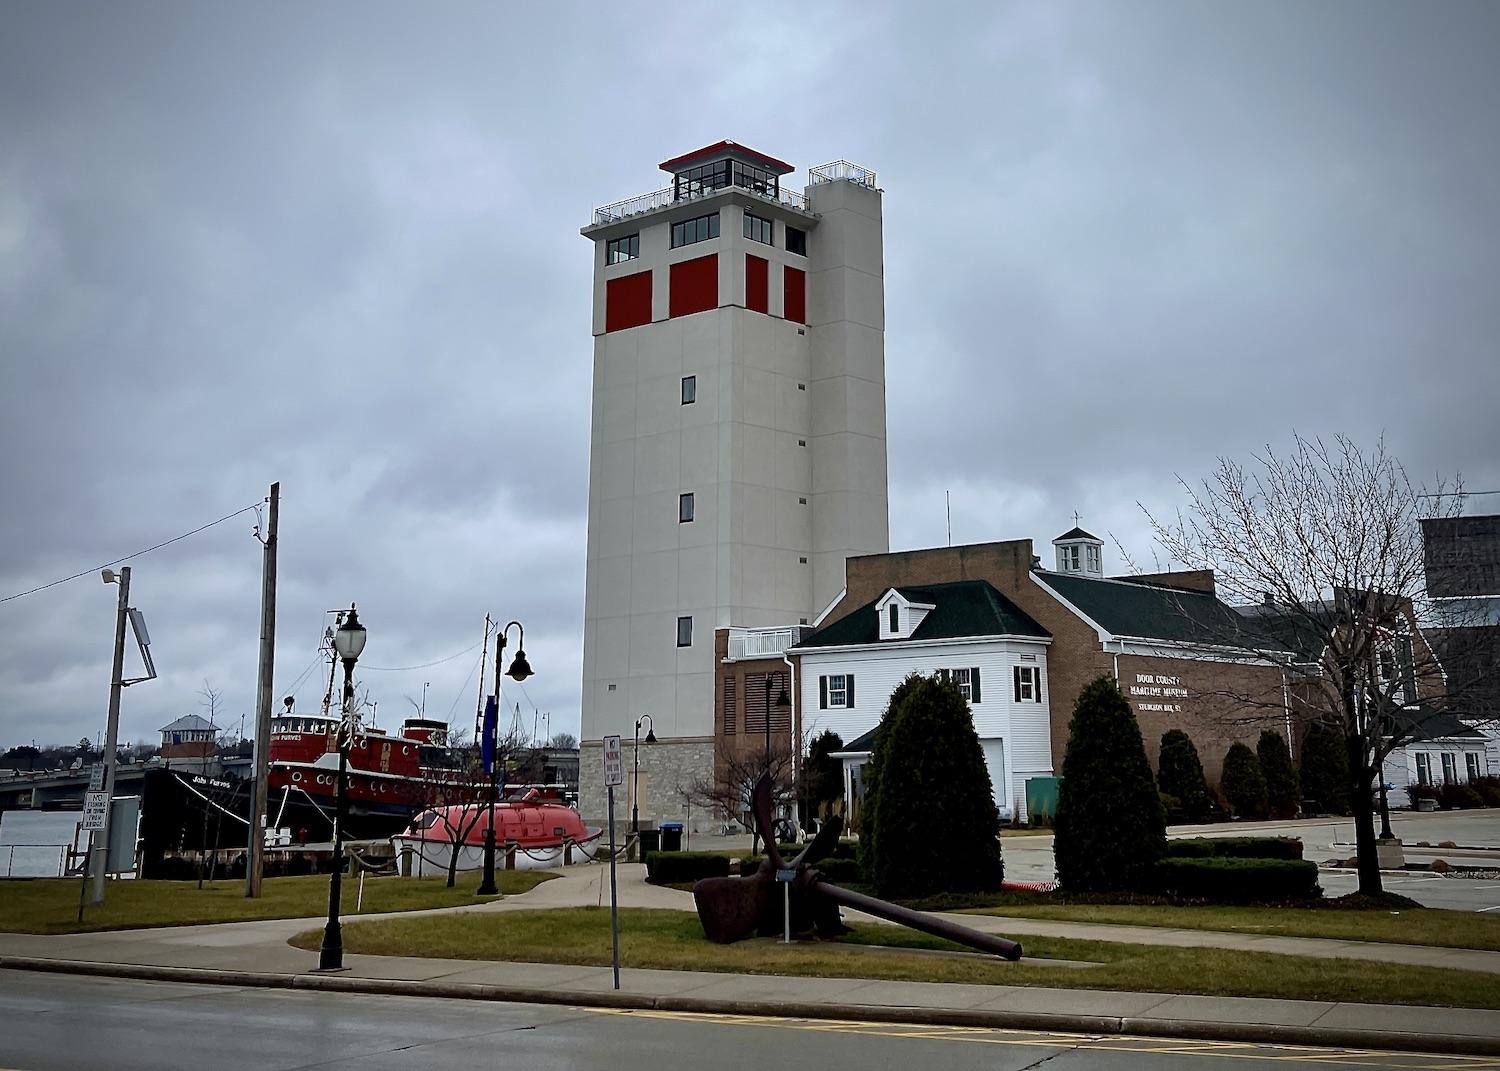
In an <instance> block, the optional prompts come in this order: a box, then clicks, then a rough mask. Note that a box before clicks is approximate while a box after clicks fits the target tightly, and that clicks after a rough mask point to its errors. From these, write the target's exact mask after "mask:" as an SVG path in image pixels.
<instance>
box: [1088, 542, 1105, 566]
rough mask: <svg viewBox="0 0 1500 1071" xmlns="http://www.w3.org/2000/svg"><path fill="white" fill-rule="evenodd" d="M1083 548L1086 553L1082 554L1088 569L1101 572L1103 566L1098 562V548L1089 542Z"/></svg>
mask: <svg viewBox="0 0 1500 1071" xmlns="http://www.w3.org/2000/svg"><path fill="white" fill-rule="evenodd" d="M1084 550H1085V551H1086V553H1085V554H1084V558H1085V559H1086V560H1087V562H1088V567H1089V571H1090V572H1101V571H1102V570H1103V568H1104V567H1103V565H1102V564H1100V561H1099V548H1098V547H1096V546H1094V545H1093V544H1092V543H1089V544H1088V545H1087V546H1086V547H1085V548H1084Z"/></svg>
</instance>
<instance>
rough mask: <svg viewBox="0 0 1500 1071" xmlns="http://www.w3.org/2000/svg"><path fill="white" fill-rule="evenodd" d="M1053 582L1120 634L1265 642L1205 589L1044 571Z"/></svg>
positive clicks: (1198, 640)
mask: <svg viewBox="0 0 1500 1071" xmlns="http://www.w3.org/2000/svg"><path fill="white" fill-rule="evenodd" d="M1034 575H1035V576H1036V578H1037V579H1038V580H1040V581H1041V582H1042V583H1043V584H1045V585H1046V586H1047V587H1049V588H1051V589H1052V590H1053V591H1055V592H1057V593H1058V594H1059V595H1061V596H1062V597H1063V598H1064V599H1066V600H1067V601H1068V602H1069V603H1071V604H1072V605H1074V606H1076V607H1077V608H1078V609H1079V610H1081V611H1082V612H1083V613H1084V614H1085V615H1086V616H1087V617H1088V618H1089V619H1090V620H1092V621H1094V622H1096V623H1097V624H1098V625H1099V626H1100V627H1101V628H1103V629H1104V630H1106V631H1107V632H1110V633H1112V634H1114V635H1116V636H1131V637H1140V638H1142V639H1152V640H1172V641H1176V642H1179V643H1204V644H1215V645H1219V646H1235V645H1242V644H1248V645H1249V646H1252V647H1254V646H1259V645H1258V644H1255V643H1253V642H1252V637H1250V636H1249V635H1247V632H1246V628H1245V622H1244V621H1243V620H1241V618H1240V616H1239V615H1238V614H1236V613H1235V612H1234V610H1233V609H1231V608H1230V607H1229V606H1227V605H1225V604H1224V603H1222V602H1220V601H1219V600H1218V599H1217V598H1215V597H1214V596H1212V595H1210V594H1208V593H1207V592H1202V591H1184V590H1182V589H1179V588H1166V587H1158V586H1156V585H1153V584H1137V583H1131V582H1129V581H1124V580H1102V579H1099V578H1097V577H1087V576H1075V575H1071V574H1068V573H1054V572H1048V571H1046V570H1038V571H1037V572H1036V573H1035V574H1034Z"/></svg>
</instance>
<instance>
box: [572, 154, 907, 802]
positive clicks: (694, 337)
mask: <svg viewBox="0 0 1500 1071" xmlns="http://www.w3.org/2000/svg"><path fill="white" fill-rule="evenodd" d="M661 167H662V170H664V171H667V172H669V173H670V174H671V175H672V185H671V186H670V187H668V188H667V189H664V190H660V191H658V192H655V193H650V194H646V195H644V196H641V197H636V198H633V199H631V200H629V201H622V202H620V203H618V204H613V205H609V206H608V207H605V208H601V209H598V210H597V211H596V212H595V213H594V221H593V223H591V224H590V225H589V226H587V227H585V228H583V234H584V236H585V237H587V238H589V239H590V240H591V241H593V243H594V324H593V333H594V408H593V429H592V440H591V458H590V466H589V518H588V562H587V590H586V594H585V601H584V646H583V723H582V734H581V735H582V738H583V753H582V764H581V771H580V772H581V778H580V780H581V785H580V790H581V797H582V798H581V801H580V803H581V807H582V809H583V812H584V814H585V815H586V816H588V817H590V818H594V817H600V816H602V815H603V813H604V789H603V785H602V776H603V761H602V753H601V751H600V747H599V742H600V739H601V738H602V737H603V736H605V735H607V734H612V733H619V734H620V735H621V736H623V737H624V738H625V740H626V746H627V747H629V746H630V745H631V740H632V735H633V730H634V727H635V726H636V723H637V721H638V720H639V719H641V716H642V715H647V714H649V715H650V716H651V721H650V723H649V724H650V727H651V730H652V731H653V732H654V734H655V736H656V739H657V743H655V744H654V745H651V746H644V745H643V746H642V747H641V755H640V767H641V777H640V782H641V783H640V786H639V788H638V790H637V789H636V788H635V786H634V783H633V782H632V784H631V785H630V786H627V793H626V797H625V801H624V802H625V803H626V807H627V810H628V803H629V802H637V803H638V804H639V810H640V814H641V816H642V817H643V818H647V819H651V818H679V817H681V814H682V812H681V805H680V802H679V801H678V799H677V797H676V795H675V793H674V791H673V790H674V788H675V787H677V786H679V785H683V784H686V783H689V782H691V781H692V780H693V779H695V778H698V777H704V778H706V777H708V776H710V775H711V773H712V769H713V725H714V718H713V694H712V691H713V670H714V665H713V659H714V630H715V629H717V628H724V627H727V626H743V627H758V626H769V625H796V624H806V623H807V622H809V621H811V620H812V619H813V618H814V617H815V616H816V615H817V613H818V611H819V610H820V609H821V608H822V607H823V606H825V605H827V604H828V603H830V602H831V601H832V600H833V599H834V598H835V597H836V596H837V595H838V594H839V592H840V589H841V588H842V585H843V576H844V559H845V558H846V557H848V556H849V555H852V554H869V553H875V552H881V551H885V550H887V549H888V542H889V519H888V512H887V493H886V450H885V341H884V340H885V289H884V266H883V261H882V237H881V194H880V191H879V189H877V188H876V185H875V175H874V174H873V173H872V172H868V171H865V170H864V169H863V168H859V167H855V166H854V165H852V164H849V163H847V162H844V161H839V162H838V163H835V164H828V165H825V166H824V167H820V168H813V169H812V170H810V171H809V173H808V179H809V184H808V186H807V187H806V189H805V191H804V192H802V193H797V192H794V191H792V190H789V189H786V188H784V187H783V186H782V180H783V178H784V177H785V176H786V175H788V174H789V173H790V172H791V171H792V170H793V168H792V166H791V165H790V164H787V163H783V162H782V161H780V160H777V159H774V158H772V157H769V156H766V155H764V154H762V153H758V152H755V151H753V150H751V149H748V148H746V147H744V146H742V145H737V144H735V143H734V142H731V141H722V142H719V143H718V144H716V145H710V146H708V147H706V148H703V149H699V150H698V151H697V152H692V153H688V154H687V155H685V156H679V157H676V158H675V159H671V160H668V161H666V162H665V163H663V164H662V165H661ZM639 735H640V737H641V738H642V739H643V740H644V738H645V736H646V728H645V727H644V726H643V727H642V728H641V729H640V734H639ZM631 765H633V763H632V762H629V761H628V762H627V766H631Z"/></svg>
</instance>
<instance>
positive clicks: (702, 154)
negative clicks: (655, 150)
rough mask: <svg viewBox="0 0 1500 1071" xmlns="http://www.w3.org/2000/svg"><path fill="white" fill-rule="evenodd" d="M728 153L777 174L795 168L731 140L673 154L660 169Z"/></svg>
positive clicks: (673, 167)
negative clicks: (678, 154)
mask: <svg viewBox="0 0 1500 1071" xmlns="http://www.w3.org/2000/svg"><path fill="white" fill-rule="evenodd" d="M730 153H733V154H735V155H736V156H743V157H745V158H746V159H747V160H754V161H755V162H756V163H758V164H760V165H761V166H762V167H765V168H767V169H768V170H771V171H774V172H776V173H777V174H778V175H786V174H790V173H791V172H793V171H795V170H797V169H796V168H795V167H793V166H792V165H791V164H789V163H787V162H786V161H785V160H778V159H776V157H774V156H767V155H766V154H765V153H763V152H756V151H755V150H754V149H751V148H747V147H746V146H744V145H740V144H739V143H737V142H733V141H717V142H714V144H712V145H705V146H704V147H703V148H701V149H695V150H694V151H692V152H689V153H683V154H682V155H681V156H674V157H672V159H670V160H663V161H662V163H661V169H662V170H663V171H672V172H676V171H679V170H682V169H685V168H686V167H687V166H688V165H690V164H693V163H696V162H697V161H699V160H707V159H711V158H714V157H719V156H726V155H728V154H730Z"/></svg>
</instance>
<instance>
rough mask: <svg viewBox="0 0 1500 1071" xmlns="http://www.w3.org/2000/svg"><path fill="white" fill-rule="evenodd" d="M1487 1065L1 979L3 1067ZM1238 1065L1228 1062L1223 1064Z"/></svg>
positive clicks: (1173, 1070) (1173, 1068)
mask: <svg viewBox="0 0 1500 1071" xmlns="http://www.w3.org/2000/svg"><path fill="white" fill-rule="evenodd" d="M1246 1060H1249V1061H1253V1062H1257V1063H1259V1062H1264V1063H1266V1064H1267V1065H1270V1064H1275V1065H1277V1066H1279V1067H1282V1068H1312V1067H1319V1068H1328V1067H1361V1068H1418V1067H1421V1068H1431V1069H1434V1071H1439V1069H1447V1068H1466V1067H1493V1066H1495V1062H1494V1061H1493V1060H1486V1059H1481V1058H1475V1057H1441V1056H1431V1055H1426V1056H1424V1055H1418V1054H1399V1053H1372V1052H1353V1051H1347V1050H1328V1049H1297V1048H1288V1047H1284V1046H1276V1047H1272V1046H1264V1047H1263V1046H1256V1045H1248V1044H1240V1043H1219V1042H1192V1041H1168V1040H1151V1039H1144V1038H1089V1037H1083V1036H1078V1035H1067V1034H1036V1033H1024V1032H1015V1031H1000V1030H985V1029H971V1028H957V1027H939V1026H896V1025H890V1024H879V1023H858V1022H816V1021H809V1020H792V1019H744V1018H732V1017H728V1016H706V1015H687V1014H677V1013H657V1012H610V1011H602V1010H592V1011H591V1010H588V1009H581V1008H562V1007H544V1006H538V1005H528V1004H501V1003H493V1002H487V1001H458V1000H441V999H435V998H420V997H384V996H361V995H354V994H334V993H313V992H299V993H291V992H285V991H278V990H259V989H236V988H232V987H227V986H199V985H179V984H175V983H165V982H139V981H130V980H125V979H106V978H85V977H69V976H66V975H53V974H33V973H27V972H18V971H0V1067H3V1068H6V1069H17V1071H43V1069H52V1068H59V1069H61V1068H67V1069H70V1071H71V1069H75V1068H79V1067H90V1068H111V1069H114V1068H119V1069H131V1068H152V1069H170V1068H184V1069H189V1068H190V1069H192V1071H203V1069H204V1068H254V1069H256V1071H279V1069H282V1068H307V1067H318V1068H349V1069H356V1068H357V1069H360V1071H381V1069H385V1068H400V1069H402V1071H409V1069H410V1068H413V1067H420V1068H423V1069H432V1071H443V1069H448V1068H453V1069H458V1068H462V1069H464V1071H475V1069H479V1068H484V1069H489V1068H499V1067H503V1068H507V1069H517V1071H520V1069H525V1071H550V1069H554V1068H556V1069H561V1068H569V1069H572V1068H590V1069H592V1068H609V1069H610V1071H671V1069H675V1068H685V1069H697V1068H704V1069H714V1071H719V1069H723V1071H739V1069H744V1071H764V1069H765V1068H767V1067H768V1066H769V1067H816V1068H819V1069H828V1071H841V1069H851V1071H852V1069H858V1071H870V1069H874V1068H889V1067H918V1066H941V1067H942V1069H943V1071H968V1069H979V1068H983V1069H985V1071H1023V1069H1026V1068H1033V1067H1036V1066H1038V1065H1040V1064H1042V1063H1045V1064H1046V1066H1047V1068H1048V1069H1049V1071H1081V1069H1090V1071H1092V1069H1111V1071H1148V1069H1161V1071H1177V1069H1182V1068H1204V1067H1222V1068H1224V1069H1225V1071H1230V1069H1231V1068H1235V1067H1236V1066H1243V1062H1244V1061H1246ZM1230 1061H1234V1062H1230Z"/></svg>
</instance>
